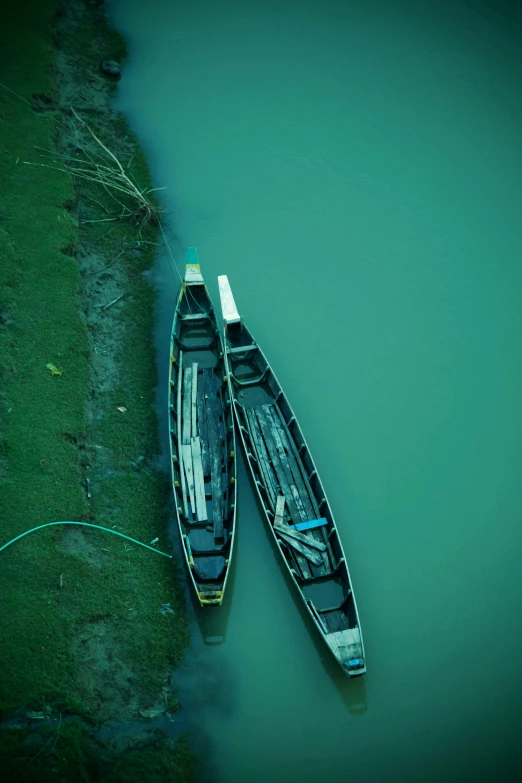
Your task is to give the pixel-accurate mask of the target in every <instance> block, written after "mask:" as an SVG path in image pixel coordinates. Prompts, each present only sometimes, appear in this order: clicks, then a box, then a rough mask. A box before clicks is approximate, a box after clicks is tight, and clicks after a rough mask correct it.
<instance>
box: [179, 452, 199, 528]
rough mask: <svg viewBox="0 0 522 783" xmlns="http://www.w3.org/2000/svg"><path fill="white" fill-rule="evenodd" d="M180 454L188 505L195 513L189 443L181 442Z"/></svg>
mask: <svg viewBox="0 0 522 783" xmlns="http://www.w3.org/2000/svg"><path fill="white" fill-rule="evenodd" d="M181 454H182V456H183V467H184V469H185V476H186V477H187V487H188V492H189V497H190V507H191V509H192V514H193V515H195V514H196V505H195V498H194V473H193V471H192V449H191V447H190V443H189V444H185V443H183V444H182V446H181Z"/></svg>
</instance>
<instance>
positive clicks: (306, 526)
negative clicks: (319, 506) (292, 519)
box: [290, 517, 328, 532]
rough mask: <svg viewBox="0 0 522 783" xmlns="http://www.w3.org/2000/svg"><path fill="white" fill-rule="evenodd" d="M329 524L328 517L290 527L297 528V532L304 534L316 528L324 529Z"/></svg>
mask: <svg viewBox="0 0 522 783" xmlns="http://www.w3.org/2000/svg"><path fill="white" fill-rule="evenodd" d="M327 524H328V520H327V519H326V517H321V518H320V519H310V520H308V522H298V523H297V525H290V527H295V529H296V530H299V532H302V531H303V530H312V529H313V528H315V527H323V525H327Z"/></svg>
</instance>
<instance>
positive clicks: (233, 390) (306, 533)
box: [218, 275, 366, 677]
mask: <svg viewBox="0 0 522 783" xmlns="http://www.w3.org/2000/svg"><path fill="white" fill-rule="evenodd" d="M218 282H219V292H220V297H221V308H222V311H223V321H224V345H225V363H226V373H227V376H228V382H229V389H230V397H231V399H232V401H233V407H234V412H235V416H236V422H237V427H238V430H239V432H240V434H241V440H242V443H243V446H244V449H245V453H246V456H247V462H248V465H249V468H250V472H251V474H252V478H253V480H254V483H255V486H256V488H257V492H258V495H259V499H260V501H261V505H262V507H263V509H264V512H265V515H266V519H267V521H268V524H269V526H270V529H271V531H272V533H273V536H274V539H275V541H276V544H277V546H278V548H279V551H280V553H281V556H282V558H283V561H284V562H285V564H286V566H287V568H288V571H289V573H290V576H291V578H292V580H293V582H294V584H295V586H296V587H297V589H298V591H299V593H300V595H301V598H302V599H303V601H304V604H305V606H306V608H307V609H308V612H309V613H310V616H311V618H312V620H313V622H314V624H315V626H316V627H317V629H318V631H319V633H320V634H321V636H322V637H323V639H324V640H325V642H326V644H327V645H328V647H329V648H330V650H331V652H332V653H333V655H334V657H335V659H336V660H337V661H338V663H339V664H340V665H341V667H342V669H343V670H344V671H345V672H346V673H347V674H348V675H349V676H350V677H356V676H358V675H361V674H364V672H365V671H366V663H365V655H364V645H363V638H362V634H361V630H360V626H359V616H358V613H357V606H356V603H355V597H354V594H353V587H352V582H351V579H350V574H349V572H348V566H347V563H346V557H345V554H344V551H343V547H342V544H341V540H340V538H339V534H338V531H337V527H336V525H335V521H334V517H333V514H332V510H331V508H330V504H329V502H328V500H327V497H326V494H325V491H324V489H323V485H322V483H321V479H320V478H319V474H318V472H317V468H316V467H315V464H314V461H313V459H312V456H311V454H310V451H309V448H308V445H307V443H306V441H305V439H304V437H303V434H302V432H301V429H300V427H299V424H298V423H297V421H296V418H295V415H294V412H293V410H292V408H291V407H290V403H289V402H288V400H287V398H286V396H285V394H284V392H283V390H282V389H281V386H280V384H279V382H278V380H277V378H276V376H275V373H274V371H273V370H272V368H271V367H270V365H269V363H268V361H267V359H266V357H265V355H264V353H263V351H262V350H261V348H260V347H259V346H258V345H257V343H256V342H255V340H254V339H253V337H252V335H251V334H250V332H249V331H248V329H247V328H246V326H245V325H244V323H243V321H242V320H241V318H240V316H239V314H238V312H237V309H236V305H235V302H234V298H233V295H232V291H231V289H230V285H229V282H228V278H227V277H226V275H222V276H220V277H219V278H218Z"/></svg>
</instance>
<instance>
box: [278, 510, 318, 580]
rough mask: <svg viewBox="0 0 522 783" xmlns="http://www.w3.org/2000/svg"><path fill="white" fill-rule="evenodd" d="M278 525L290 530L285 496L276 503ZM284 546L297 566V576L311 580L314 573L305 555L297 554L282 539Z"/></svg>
mask: <svg viewBox="0 0 522 783" xmlns="http://www.w3.org/2000/svg"><path fill="white" fill-rule="evenodd" d="M278 525H280V526H281V527H282V528H283V530H285V529H286V530H289V529H290V528H289V526H288V522H287V521H286V519H285V497H284V495H278V496H277V503H276V510H275V517H274V527H275V528H277V526H278ZM282 544H284V551H285V552H287V553H288V555H287V557H288V559H289V560H290V561H291V563H293V564H294V566H295V568H294V571H295V572H296V574H297V575H299V573H301V574H302V576H303V577H304V578H305V579H311V577H312V572H311V571H310V568H309V567H308V561H307V560H306V558H305V557H303V555H302V554H301V553H300V552H296V551H295V549H292V548H291V547H290V546H289V545H288V544H287V543H286V541H285V540H284V539H282Z"/></svg>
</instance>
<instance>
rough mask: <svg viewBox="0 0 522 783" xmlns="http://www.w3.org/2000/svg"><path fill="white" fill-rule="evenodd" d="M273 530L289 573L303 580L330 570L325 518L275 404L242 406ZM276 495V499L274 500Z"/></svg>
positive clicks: (331, 560) (332, 567) (332, 568)
mask: <svg viewBox="0 0 522 783" xmlns="http://www.w3.org/2000/svg"><path fill="white" fill-rule="evenodd" d="M242 411H243V414H244V419H245V425H246V428H247V431H248V434H249V438H250V442H251V444H252V448H253V450H254V452H255V453H254V457H255V459H256V461H257V464H258V467H259V472H260V475H261V477H262V483H263V485H264V487H265V490H266V497H267V502H268V507H269V508H270V509H271V511H272V513H273V515H274V529H275V531H276V533H277V535H278V537H279V539H280V541H281V544H282V547H283V550H284V552H285V554H286V556H287V558H288V559H289V562H290V563H291V564H292V565H293V567H294V571H295V572H296V574H297V575H298V576H301V577H302V578H304V579H310V578H313V577H315V576H324V575H327V574H330V573H332V571H333V570H334V567H335V566H334V562H335V561H334V557H333V553H332V550H331V547H330V544H329V541H328V535H327V533H326V520H322V519H320V514H319V507H318V504H317V500H316V498H315V496H314V493H313V491H312V489H311V487H310V483H309V481H308V476H307V474H306V471H305V468H304V466H303V463H302V461H301V458H300V456H299V452H298V449H297V447H296V445H295V443H294V440H293V438H292V436H291V434H290V432H289V430H288V427H287V424H286V421H285V419H284V417H283V414H282V413H281V410H280V409H279V406H278V405H277V403H273V404H270V405H261V406H259V407H253V408H246V407H244V408H242ZM278 498H281V499H280V500H279V501H278Z"/></svg>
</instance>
